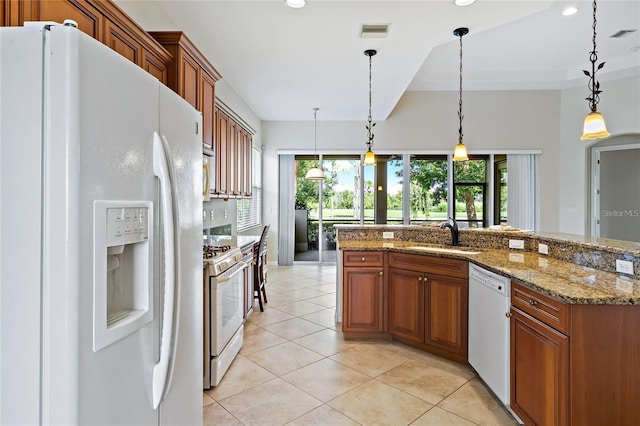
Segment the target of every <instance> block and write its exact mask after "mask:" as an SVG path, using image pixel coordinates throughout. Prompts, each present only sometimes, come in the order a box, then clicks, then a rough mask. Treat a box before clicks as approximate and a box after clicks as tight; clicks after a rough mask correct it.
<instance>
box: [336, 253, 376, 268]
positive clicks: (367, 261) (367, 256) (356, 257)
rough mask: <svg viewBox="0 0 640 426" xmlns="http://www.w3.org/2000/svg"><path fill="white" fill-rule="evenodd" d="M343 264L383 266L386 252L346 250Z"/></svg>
mask: <svg viewBox="0 0 640 426" xmlns="http://www.w3.org/2000/svg"><path fill="white" fill-rule="evenodd" d="M342 260H343V266H383V263H384V262H383V261H384V253H383V252H380V251H345V252H344V254H343V258H342Z"/></svg>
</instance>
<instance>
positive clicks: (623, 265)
mask: <svg viewBox="0 0 640 426" xmlns="http://www.w3.org/2000/svg"><path fill="white" fill-rule="evenodd" d="M616 272H620V273H621V274H629V275H633V262H631V261H628V260H620V259H616Z"/></svg>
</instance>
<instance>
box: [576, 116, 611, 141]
mask: <svg viewBox="0 0 640 426" xmlns="http://www.w3.org/2000/svg"><path fill="white" fill-rule="evenodd" d="M610 135H611V133H609V132H608V131H607V126H606V125H605V124H604V117H603V116H602V114H600V113H599V112H598V111H593V112H590V113H589V114H587V116H586V117H585V119H584V129H583V134H582V136H581V137H580V139H581V140H595V139H601V138H606V137H608V136H610Z"/></svg>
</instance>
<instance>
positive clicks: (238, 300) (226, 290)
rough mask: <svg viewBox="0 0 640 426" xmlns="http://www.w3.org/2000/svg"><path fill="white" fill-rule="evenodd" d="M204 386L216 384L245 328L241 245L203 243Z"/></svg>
mask: <svg viewBox="0 0 640 426" xmlns="http://www.w3.org/2000/svg"><path fill="white" fill-rule="evenodd" d="M203 262H204V264H205V265H206V268H205V270H204V271H205V274H206V275H205V280H204V377H203V387H204V389H210V388H211V387H212V386H217V385H218V384H219V383H220V380H222V377H223V376H224V374H225V372H226V371H227V369H228V368H229V366H230V365H231V363H232V362H233V360H234V358H235V357H236V355H237V354H238V352H239V351H240V348H241V347H242V343H243V332H244V325H243V322H244V286H245V282H244V270H245V269H246V268H248V267H249V265H248V264H247V263H246V262H244V261H243V260H242V252H241V250H240V249H239V248H238V247H232V246H230V245H209V244H205V245H203Z"/></svg>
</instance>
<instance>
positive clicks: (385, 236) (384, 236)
mask: <svg viewBox="0 0 640 426" xmlns="http://www.w3.org/2000/svg"><path fill="white" fill-rule="evenodd" d="M382 238H393V232H390V231H385V232H382Z"/></svg>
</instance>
